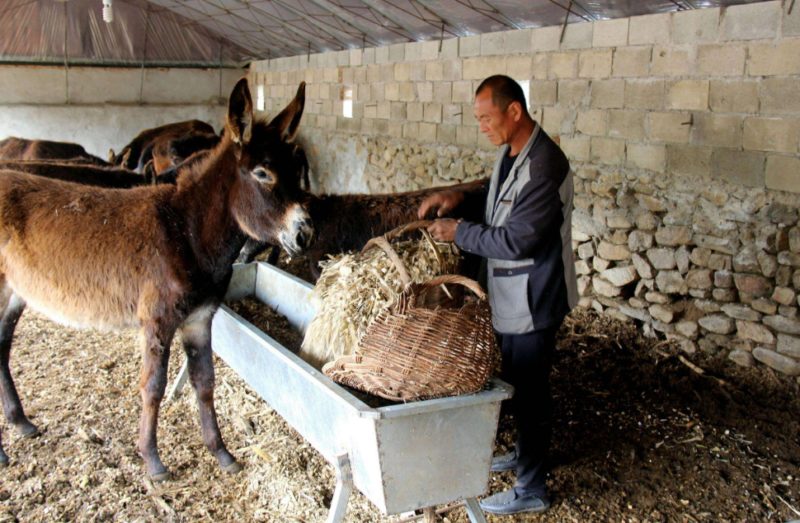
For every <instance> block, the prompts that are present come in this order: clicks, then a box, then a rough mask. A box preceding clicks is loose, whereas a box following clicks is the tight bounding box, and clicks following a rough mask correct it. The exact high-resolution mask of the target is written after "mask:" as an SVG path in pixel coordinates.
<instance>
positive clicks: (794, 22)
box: [781, 5, 800, 38]
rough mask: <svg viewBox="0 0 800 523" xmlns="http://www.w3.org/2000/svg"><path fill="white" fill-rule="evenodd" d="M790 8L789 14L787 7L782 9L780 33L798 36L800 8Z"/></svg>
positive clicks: (784, 35) (799, 31)
mask: <svg viewBox="0 0 800 523" xmlns="http://www.w3.org/2000/svg"><path fill="white" fill-rule="evenodd" d="M796 7H797V6H796V5H795V9H792V12H791V14H789V12H788V11H789V10H788V9H784V10H783V23H782V24H781V35H783V37H784V38H785V37H787V36H800V9H796Z"/></svg>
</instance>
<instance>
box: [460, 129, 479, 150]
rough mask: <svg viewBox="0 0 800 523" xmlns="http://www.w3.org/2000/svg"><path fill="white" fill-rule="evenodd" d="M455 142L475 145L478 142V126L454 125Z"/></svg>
mask: <svg viewBox="0 0 800 523" xmlns="http://www.w3.org/2000/svg"><path fill="white" fill-rule="evenodd" d="M456 143H457V144H458V145H468V146H470V147H475V146H476V145H477V144H478V128H477V127H474V126H471V125H470V126H465V125H460V126H458V127H456Z"/></svg>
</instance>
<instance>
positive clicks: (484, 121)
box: [473, 88, 517, 145]
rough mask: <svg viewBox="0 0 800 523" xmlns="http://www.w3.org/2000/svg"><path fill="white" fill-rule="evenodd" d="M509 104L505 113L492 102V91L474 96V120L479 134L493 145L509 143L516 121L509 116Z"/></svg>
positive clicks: (484, 91) (486, 90)
mask: <svg viewBox="0 0 800 523" xmlns="http://www.w3.org/2000/svg"><path fill="white" fill-rule="evenodd" d="M509 109H511V104H509V106H508V107H507V108H506V110H505V111H502V110H500V108H499V107H497V106H496V105H495V104H494V102H493V101H492V90H491V89H490V88H489V89H484V90H483V91H481V92H480V93H478V94H477V95H476V96H475V104H474V109H473V111H474V113H475V119H476V120H477V121H478V126H479V127H480V130H481V132H482V133H483V134H484V135H486V138H488V139H489V141H490V142H492V143H493V144H494V145H503V144H506V143H509V142H510V141H511V135H512V133H513V131H514V129H515V128H516V125H517V123H516V121H515V120H514V118H513V117H512V115H511V111H509Z"/></svg>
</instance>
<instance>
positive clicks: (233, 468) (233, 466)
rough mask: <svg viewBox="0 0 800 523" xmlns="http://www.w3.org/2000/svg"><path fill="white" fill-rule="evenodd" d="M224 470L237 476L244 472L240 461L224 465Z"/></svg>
mask: <svg viewBox="0 0 800 523" xmlns="http://www.w3.org/2000/svg"><path fill="white" fill-rule="evenodd" d="M222 470H224V471H225V472H227V473H228V474H236V473H238V472H241V471H242V466H241V465H240V464H239V462H238V461H233V462H231V463H228V464H227V465H222Z"/></svg>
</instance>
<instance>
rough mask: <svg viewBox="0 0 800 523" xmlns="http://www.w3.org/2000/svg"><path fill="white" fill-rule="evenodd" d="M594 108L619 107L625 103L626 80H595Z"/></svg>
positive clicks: (593, 84)
mask: <svg viewBox="0 0 800 523" xmlns="http://www.w3.org/2000/svg"><path fill="white" fill-rule="evenodd" d="M591 87H592V99H591V106H592V109H619V108H621V107H623V106H624V105H625V80H618V79H615V80H594V81H593V82H592V84H591Z"/></svg>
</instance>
